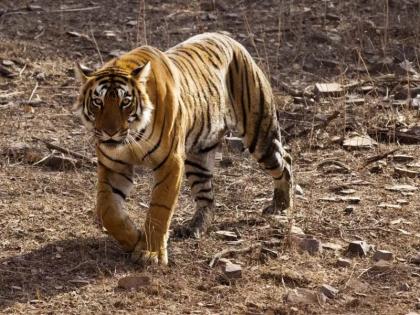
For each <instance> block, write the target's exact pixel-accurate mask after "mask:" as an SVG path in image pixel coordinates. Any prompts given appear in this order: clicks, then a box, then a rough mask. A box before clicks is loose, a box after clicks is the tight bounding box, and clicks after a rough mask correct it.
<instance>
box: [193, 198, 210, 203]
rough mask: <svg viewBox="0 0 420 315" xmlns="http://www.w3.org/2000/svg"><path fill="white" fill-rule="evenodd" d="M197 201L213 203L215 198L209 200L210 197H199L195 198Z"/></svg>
mask: <svg viewBox="0 0 420 315" xmlns="http://www.w3.org/2000/svg"><path fill="white" fill-rule="evenodd" d="M195 200H196V201H207V202H210V203H212V202H213V201H214V199H213V198H208V197H202V196H198V197H196V198H195Z"/></svg>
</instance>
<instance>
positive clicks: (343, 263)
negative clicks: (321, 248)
mask: <svg viewBox="0 0 420 315" xmlns="http://www.w3.org/2000/svg"><path fill="white" fill-rule="evenodd" d="M336 265H337V266H338V267H342V268H349V267H351V260H350V259H347V258H338V260H337V262H336Z"/></svg>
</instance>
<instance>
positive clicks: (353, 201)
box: [340, 196, 361, 205]
mask: <svg viewBox="0 0 420 315" xmlns="http://www.w3.org/2000/svg"><path fill="white" fill-rule="evenodd" d="M340 199H341V201H344V202H348V203H350V204H352V205H354V204H358V203H360V200H361V199H360V197H357V196H344V197H341V198H340Z"/></svg>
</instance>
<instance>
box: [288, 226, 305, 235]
mask: <svg viewBox="0 0 420 315" xmlns="http://www.w3.org/2000/svg"><path fill="white" fill-rule="evenodd" d="M290 233H292V234H296V235H305V233H304V232H303V230H302V229H301V228H300V227H298V226H296V225H292V228H291V229H290Z"/></svg>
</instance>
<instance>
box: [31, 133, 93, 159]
mask: <svg viewBox="0 0 420 315" xmlns="http://www.w3.org/2000/svg"><path fill="white" fill-rule="evenodd" d="M32 139H34V140H38V141H41V142H42V143H44V144H45V146H46V147H47V148H48V149H50V150H57V151H59V152H62V153H64V154H68V155H71V156H72V157H74V158H76V159H80V160H83V161H85V162H87V163H88V164H90V165H93V166H96V162H95V161H94V160H92V159H91V158H89V157H87V156H85V155H83V154H80V153H77V152H74V151H71V150H69V149H65V148H62V147H60V146H58V145H55V144H52V143H51V142H48V141H47V140H44V139H40V138H38V137H32Z"/></svg>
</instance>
